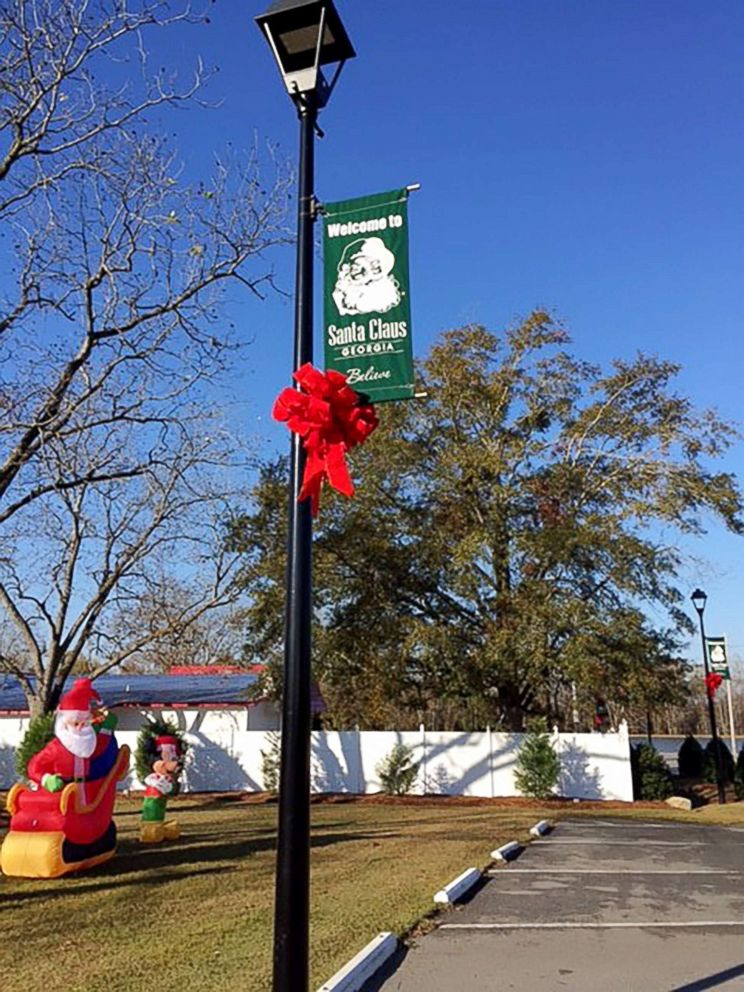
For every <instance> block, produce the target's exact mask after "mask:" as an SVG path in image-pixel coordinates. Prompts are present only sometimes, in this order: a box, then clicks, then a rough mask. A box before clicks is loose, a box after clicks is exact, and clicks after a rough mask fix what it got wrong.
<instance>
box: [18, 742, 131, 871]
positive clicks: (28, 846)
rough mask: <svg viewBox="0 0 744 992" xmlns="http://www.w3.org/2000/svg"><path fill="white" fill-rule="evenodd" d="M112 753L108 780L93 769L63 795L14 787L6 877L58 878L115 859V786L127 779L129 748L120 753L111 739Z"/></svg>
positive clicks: (104, 775) (124, 747)
mask: <svg viewBox="0 0 744 992" xmlns="http://www.w3.org/2000/svg"><path fill="white" fill-rule="evenodd" d="M107 752H108V753H107V754H106V759H107V760H105V762H102V765H104V766H105V767H106V769H107V770H106V772H105V774H102V775H101V777H96V768H95V767H92V768H91V773H92V774H91V776H90V777H89V778H87V779H86V780H85V781H84V782H70V783H68V784H67V785H66V786H65V787H64V789H62V791H61V792H47V790H46V789H43V788H39V789H30V788H29V787H28V786H26V785H23V784H21V783H18V784H16V785H14V786H13V788H12V789H11V790H10V792H9V793H8V799H7V803H6V806H7V809H8V812H9V813H10V816H11V819H10V830H9V832H8V834H7V836H6V838H5V840H4V841H3V845H2V849H1V850H0V869H1V870H2V871H3V872H4V873H5V874H6V875H15V876H20V877H23V878H57V877H58V876H59V875H65V874H67V873H68V872H72V871H81V870H83V869H85V868H92V867H93V866H94V865H99V864H102V863H103V862H104V861H108V860H109V858H112V857H113V856H114V854H115V852H116V826H115V824H114V821H113V819H112V817H113V811H114V802H115V800H116V783H117V782H118V781H119V780H120V779H122V778H124V776H125V775H126V774H127V770H128V768H129V748H128V747H127V746H126V745H124V746H122V747H121V748H119V747H118V746H117V744H116V741H115V739H114V738H113V735H112V737H111V741H110V743H109V746H108V748H107ZM99 767H100V766H99Z"/></svg>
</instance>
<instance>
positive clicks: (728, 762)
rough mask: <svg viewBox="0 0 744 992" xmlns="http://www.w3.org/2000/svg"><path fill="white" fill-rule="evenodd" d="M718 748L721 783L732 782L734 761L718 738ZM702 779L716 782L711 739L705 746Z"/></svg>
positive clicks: (714, 753) (714, 759) (714, 757)
mask: <svg viewBox="0 0 744 992" xmlns="http://www.w3.org/2000/svg"><path fill="white" fill-rule="evenodd" d="M718 747H719V748H720V753H721V765H722V767H723V781H724V784H725V783H726V782H733V780H734V759H733V757H732V755H731V752H730V751H729V749H728V747H727V746H726V743H725V742H724V741H722V740H721V738H720V737H719V738H718ZM703 778H704V779H705V781H706V782H717V781H718V778H717V775H716V752H715V748H714V747H713V739H712V738H711V739H710V740H709V741H708V743H707V744H706V745H705V760H704V763H703Z"/></svg>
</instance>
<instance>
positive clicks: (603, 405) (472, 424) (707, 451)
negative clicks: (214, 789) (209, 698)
mask: <svg viewBox="0 0 744 992" xmlns="http://www.w3.org/2000/svg"><path fill="white" fill-rule="evenodd" d="M568 344H569V339H568V336H567V335H566V333H565V331H564V330H563V328H562V327H561V326H560V325H558V324H556V323H555V322H554V321H553V320H552V319H551V318H550V317H549V316H548V315H547V314H545V313H535V314H533V315H532V316H531V317H530V318H529V319H527V320H526V321H524V322H523V323H521V324H520V325H519V326H517V327H514V328H512V329H509V330H507V331H506V332H504V333H502V334H495V333H492V332H490V331H488V330H486V329H485V328H483V327H480V326H474V325H473V326H467V327H464V328H461V329H459V330H455V331H450V332H447V333H446V334H444V335H443V336H442V337H441V338H440V339H439V341H438V342H437V343H436V344H435V346H434V347H433V348H432V350H431V352H430V354H429V355H428V357H427V358H426V359H425V360H424V361H423V362H422V363H421V364H420V367H419V380H420V385H421V387H422V388H423V389H424V390H425V391H426V398H425V399H423V400H417V401H415V402H410V403H396V404H387V405H384V406H381V407H380V409H379V412H380V415H381V424H380V427H379V429H378V430H377V431H376V433H375V434H374V435H373V436H372V437H371V439H370V440H369V441H368V442H367V444H365V445H363V446H362V447H360V448H359V449H356V450H355V452H354V453H353V459H352V461H353V465H352V469H353V473H354V475H355V477H356V479H357V481H358V489H357V493H356V495H355V497H354V499H353V500H348V501H347V500H342V499H341V498H337V497H336V496H335V494H330V495H329V498H328V499H326V500H325V502H324V508H323V511H322V513H321V515H320V517H319V519H318V522H317V525H316V530H315V551H314V595H315V604H314V605H315V628H314V660H315V675H316V677H317V678H318V679H319V681H320V683H321V686H322V690H323V693H324V697H325V699H326V702H327V704H328V710H327V713H326V720H327V722H328V723H329V724H331V725H336V726H348V725H350V724H359V725H360V726H362V727H383V726H389V725H391V723H395V724H397V725H398V726H400V727H407V726H415V725H417V724H418V723H419V722H420V721H421V720H426V722H427V723H428V724H429V725H431V726H439V727H442V728H456V729H470V728H474V727H482V726H483V725H485V724H486V723H489V724H491V725H492V726H503V727H505V728H510V729H517V730H518V729H520V728H521V727H522V726H523V721H524V718H525V716H526V715H531V714H532V715H540V714H548V715H549V716H550V717H551V719H558V720H561V719H565V714H567V713H568V712H570V698H571V691H572V687H573V686H576V687H578V689H579V691H580V692H585V693H591V692H594V691H598V690H599V689H600V688H601V690H602V694H603V697H606V698H613V696H612V693H615V694H616V695H617V697H618V698H619V699H620V701H621V703H622V705H623V706H626V707H627V706H631V705H637V706H641V707H644V708H646V707H648V706H649V705H650V704H651V705H653V704H654V701H655V700H657V699H659V697H660V696H661V697H662V698H663V697H664V694H665V693H667V692H671V691H672V690H673V691H675V692H677V691H678V690H679V688H680V686H681V685H682V684H683V675H684V666H683V665H682V663H681V662H680V661H679V658H678V653H679V641H680V635H686V634H687V633H688V632H689V630H690V621H689V619H688V618H687V616H686V613H685V609H684V607H685V601H686V590H684V591H683V590H680V588H679V587H678V582H677V571H678V567H679V565H680V562H681V552H680V551H679V544H678V541H677V537H678V535H679V534H680V533H685V534H695V533H700V532H702V529H703V523H702V521H703V519H704V518H718V519H719V520H721V521H722V522H723V523H724V525H725V526H727V527H728V528H729V529H730V530H732V531H733V532H736V533H740V532H741V531H742V521H741V509H742V498H741V494H740V492H739V489H738V486H737V484H736V482H735V480H734V479H733V477H731V476H730V475H728V474H726V473H714V472H713V471H711V470H710V468H709V467H708V462H709V461H712V460H713V459H715V458H716V456H718V455H720V454H721V453H722V452H723V451H724V450H725V448H726V447H727V445H728V444H729V443H730V442H731V440H732V438H733V437H734V436H735V435H734V431H733V429H732V428H731V427H730V426H729V425H727V424H725V423H723V422H721V421H720V420H719V419H718V418H717V417H716V416H715V414H714V413H712V412H710V411H702V412H699V411H696V410H695V409H693V407H692V405H691V403H690V402H689V401H688V400H686V399H685V398H683V397H681V396H680V395H679V394H677V393H676V392H675V391H674V384H673V380H674V377H675V375H676V374H677V372H678V371H679V369H678V367H677V366H676V365H673V364H671V363H668V362H664V361H661V360H660V359H657V358H654V357H650V356H645V355H638V356H637V357H636V358H635V359H633V360H632V361H625V360H616V361H615V362H614V363H613V364H612V367H611V368H610V369H609V370H602V369H600V368H598V367H597V366H594V365H590V364H588V363H586V362H583V361H580V360H579V359H577V358H575V357H573V356H572V355H571V354H570V352H569V351H568ZM253 497H254V501H253V505H252V507H251V508H250V510H249V511H248V512H246V513H245V514H244V515H243V516H242V517H241V518H239V519H238V520H237V521H236V522H235V526H234V528H233V531H232V546H233V547H235V548H238V549H240V550H242V551H243V552H244V555H245V568H244V583H245V586H246V588H247V589H248V590H249V591H250V594H251V597H252V605H251V607H250V609H249V611H248V616H247V626H248V629H249V630H250V635H249V641H248V643H247V645H246V657H247V659H248V660H251V661H252V660H262V661H265V660H267V659H270V660H272V661H273V662H274V663H276V662H277V661H278V660H279V658H280V656H281V643H282V635H283V614H282V604H283V591H284V561H285V558H284V547H285V516H286V464H285V462H284V460H281V459H280V460H278V461H276V462H274V463H272V464H267V465H266V466H265V467H264V469H263V472H262V474H261V477H260V479H259V482H258V485H257V486H256V489H255V491H254V494H253ZM652 611H653V616H655V617H658V618H660V619H659V620H658V621H657V623H656V624H652V622H651V620H650V619H649V617H650V615H652ZM273 681H274V685H275V686H276V689H277V691H280V689H281V683H280V674H279V669H278V666H277V667H276V670H275V671H274V673H273Z"/></svg>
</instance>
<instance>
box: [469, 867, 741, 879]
mask: <svg viewBox="0 0 744 992" xmlns="http://www.w3.org/2000/svg"><path fill="white" fill-rule="evenodd" d="M487 874H488V875H492V876H493V877H494V878H495V877H496V876H497V875H729V876H731V877H732V878H733V877H735V876H739V875H741V872H740V871H727V870H726V869H725V868H647V869H643V868H511V867H508V868H493V869H492V870H491V871H489V872H487Z"/></svg>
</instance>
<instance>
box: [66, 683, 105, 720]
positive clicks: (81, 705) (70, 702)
mask: <svg viewBox="0 0 744 992" xmlns="http://www.w3.org/2000/svg"><path fill="white" fill-rule="evenodd" d="M100 705H101V697H100V696H99V695H98V693H97V692H96V690H95V689H94V688H93V682H92V681H91V680H90V679H77V680H76V681H75V684H74V685H73V687H72V689H70V691H69V692H66V693H65V694H64V696H63V697H62V698H61V699H60V701H59V706H58V707H57V711H58V712H62V711H63V712H65V713H82V714H88V713H90V711H91V709H92V708H93V707H94V706H100Z"/></svg>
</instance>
